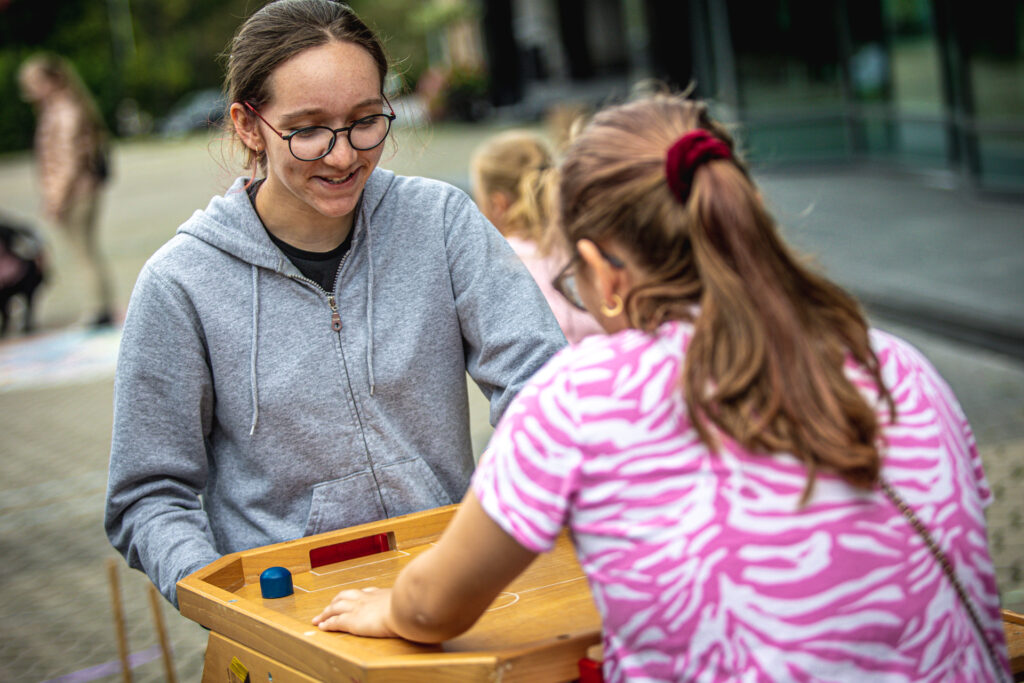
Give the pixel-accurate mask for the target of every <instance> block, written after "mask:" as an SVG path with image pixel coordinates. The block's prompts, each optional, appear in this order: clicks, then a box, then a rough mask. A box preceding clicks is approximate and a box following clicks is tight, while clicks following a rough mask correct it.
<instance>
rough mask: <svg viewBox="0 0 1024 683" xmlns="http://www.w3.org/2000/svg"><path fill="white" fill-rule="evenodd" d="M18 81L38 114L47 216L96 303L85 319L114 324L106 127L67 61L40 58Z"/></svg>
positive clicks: (28, 65)
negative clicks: (106, 251) (105, 248)
mask: <svg viewBox="0 0 1024 683" xmlns="http://www.w3.org/2000/svg"><path fill="white" fill-rule="evenodd" d="M18 83H19V85H20V87H21V92H22V95H23V97H24V99H25V100H26V101H28V102H30V103H31V104H32V106H33V107H34V108H35V110H36V117H37V122H36V132H35V147H34V150H35V155H36V161H37V164H38V168H39V182H40V187H41V190H42V195H43V197H42V212H43V216H44V217H45V218H46V219H47V220H49V221H51V222H52V223H53V224H54V225H55V226H56V227H57V228H58V232H59V233H60V234H62V235H63V236H64V237H65V238H66V239H67V241H68V243H69V244H70V245H71V247H72V249H73V251H74V253H75V255H76V257H77V258H78V260H79V261H80V263H81V265H82V268H83V272H84V274H85V277H86V279H87V287H86V290H85V291H87V292H88V293H89V295H90V296H91V297H92V299H91V300H90V301H89V308H87V309H86V311H85V313H84V316H85V317H84V321H85V322H86V324H88V325H92V326H104V325H111V324H112V323H113V321H114V295H113V285H112V281H111V276H110V272H109V269H108V266H107V263H106V260H105V259H104V257H103V254H102V253H101V251H100V248H99V239H98V235H97V225H98V220H99V213H100V198H101V195H102V192H103V188H104V185H105V184H106V181H107V178H108V176H109V154H108V137H107V135H108V134H107V128H106V125H105V124H104V122H103V119H102V117H101V116H100V112H99V109H98V108H97V106H96V102H95V101H94V100H93V98H92V96H91V95H90V94H89V92H88V90H87V89H86V87H85V85H84V84H83V83H82V80H81V78H80V77H79V76H78V73H77V72H76V71H75V68H74V67H73V66H72V65H71V63H70V62H69V61H67V60H66V59H64V58H63V57H60V56H58V55H54V54H47V53H44V54H39V55H35V56H32V57H30V58H28V59H27V60H25V62H24V63H22V65H21V67H20V69H19V71H18Z"/></svg>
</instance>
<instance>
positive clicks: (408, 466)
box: [377, 458, 453, 517]
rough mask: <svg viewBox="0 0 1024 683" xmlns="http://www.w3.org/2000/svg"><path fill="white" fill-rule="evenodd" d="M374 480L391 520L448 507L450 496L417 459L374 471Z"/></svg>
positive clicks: (426, 467) (435, 477) (427, 466)
mask: <svg viewBox="0 0 1024 683" xmlns="http://www.w3.org/2000/svg"><path fill="white" fill-rule="evenodd" d="M377 478H378V479H379V480H380V488H381V491H382V492H383V494H384V500H385V501H386V502H387V506H388V512H389V513H390V515H391V516H392V517H396V516H398V515H406V514H409V513H410V512H419V511H420V510H430V509H431V508H436V507H441V506H442V505H450V504H451V503H452V502H453V500H452V496H451V495H450V494H449V493H448V491H447V490H446V489H445V487H444V485H443V484H441V482H440V481H439V480H438V478H437V475H435V474H434V471H433V470H432V469H430V465H428V464H427V463H426V462H425V461H424V460H423V459H421V458H409V459H408V460H403V461H401V462H396V463H393V464H391V465H387V466H386V467H379V468H377Z"/></svg>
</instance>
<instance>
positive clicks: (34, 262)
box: [0, 217, 46, 337]
mask: <svg viewBox="0 0 1024 683" xmlns="http://www.w3.org/2000/svg"><path fill="white" fill-rule="evenodd" d="M45 268H46V264H45V250H44V248H43V241H42V238H40V237H39V235H38V234H37V233H36V232H35V231H34V230H32V229H31V228H27V227H25V226H21V225H17V224H15V223H13V222H11V221H10V220H8V219H7V218H4V217H0V337H2V336H3V335H5V334H7V328H8V326H9V325H10V322H11V310H10V307H11V302H12V301H13V300H15V299H17V298H21V299H22V300H23V302H22V305H23V315H22V325H21V329H22V331H23V332H30V331H31V330H32V298H33V297H34V296H35V293H36V290H37V289H38V288H39V286H40V285H41V284H42V283H43V280H45V279H46V272H45Z"/></svg>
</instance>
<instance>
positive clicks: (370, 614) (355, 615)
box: [313, 587, 398, 638]
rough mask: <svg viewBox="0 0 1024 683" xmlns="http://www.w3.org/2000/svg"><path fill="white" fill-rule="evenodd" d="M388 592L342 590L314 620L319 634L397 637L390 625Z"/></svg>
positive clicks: (373, 589)
mask: <svg viewBox="0 0 1024 683" xmlns="http://www.w3.org/2000/svg"><path fill="white" fill-rule="evenodd" d="M390 613H391V589H390V588H376V587H369V588H363V589H361V590H357V589H354V588H353V589H348V590H343V591H341V592H340V593H338V594H337V595H335V596H334V599H333V600H331V604H329V605H328V606H327V607H326V608H324V611H323V612H321V613H320V614H319V615H318V616H315V617H313V624H314V625H316V626H318V627H320V630H322V631H348V632H349V633H351V634H353V635H357V636H370V637H372V638H397V637H398V634H397V633H395V631H394V630H393V629H392V628H391V627H390V626H389V624H388V618H389V615H390Z"/></svg>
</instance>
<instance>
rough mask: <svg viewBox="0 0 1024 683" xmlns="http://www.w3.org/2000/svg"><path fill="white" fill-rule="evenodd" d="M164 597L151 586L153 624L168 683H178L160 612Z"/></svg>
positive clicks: (150, 604) (150, 603)
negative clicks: (158, 640)
mask: <svg viewBox="0 0 1024 683" xmlns="http://www.w3.org/2000/svg"><path fill="white" fill-rule="evenodd" d="M163 600H164V599H163V596H162V595H160V592H159V591H158V590H157V589H156V586H154V585H153V584H152V583H151V584H149V606H150V607H151V608H152V609H153V623H154V624H156V635H157V638H159V639H160V654H162V655H163V659H164V674H165V675H166V676H167V683H177V680H178V679H177V677H176V676H175V675H174V659H173V658H172V657H171V647H170V644H169V643H168V642H167V630H166V629H164V619H163V613H162V612H161V611H160V609H161V607H162V606H163V605H162V603H163Z"/></svg>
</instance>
